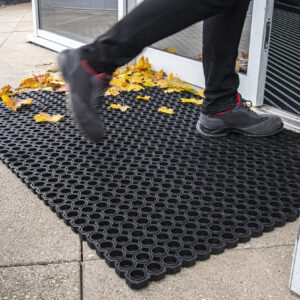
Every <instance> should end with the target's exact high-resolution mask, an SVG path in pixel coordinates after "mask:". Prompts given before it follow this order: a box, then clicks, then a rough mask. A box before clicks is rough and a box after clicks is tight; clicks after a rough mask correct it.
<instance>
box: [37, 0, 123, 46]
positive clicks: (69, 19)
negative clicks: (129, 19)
mask: <svg viewBox="0 0 300 300" xmlns="http://www.w3.org/2000/svg"><path fill="white" fill-rule="evenodd" d="M38 4H39V17H40V19H39V22H40V29H43V30H47V31H50V32H53V33H56V34H59V35H62V36H64V37H68V38H71V39H74V40H77V41H80V42H83V43H89V42H91V41H92V40H94V39H95V38H96V37H97V36H99V35H100V34H102V33H104V32H106V31H107V30H108V29H109V28H110V27H111V26H112V25H113V24H115V23H116V22H117V20H118V0H85V1H82V0H38Z"/></svg>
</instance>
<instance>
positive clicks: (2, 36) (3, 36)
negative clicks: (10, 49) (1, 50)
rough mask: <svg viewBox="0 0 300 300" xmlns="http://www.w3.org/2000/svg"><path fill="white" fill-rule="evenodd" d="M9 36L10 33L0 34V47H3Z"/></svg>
mask: <svg viewBox="0 0 300 300" xmlns="http://www.w3.org/2000/svg"><path fill="white" fill-rule="evenodd" d="M8 36H9V33H8V32H6V33H0V47H1V45H2V43H4V42H5V40H6V39H7V38H8Z"/></svg>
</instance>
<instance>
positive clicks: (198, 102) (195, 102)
mask: <svg viewBox="0 0 300 300" xmlns="http://www.w3.org/2000/svg"><path fill="white" fill-rule="evenodd" d="M180 100H181V101H182V103H193V104H196V105H201V104H202V103H203V100H198V99H196V98H190V99H187V98H180Z"/></svg>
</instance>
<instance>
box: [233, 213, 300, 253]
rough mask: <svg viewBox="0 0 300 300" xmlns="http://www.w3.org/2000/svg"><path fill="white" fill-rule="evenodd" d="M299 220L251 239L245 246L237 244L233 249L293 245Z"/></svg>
mask: <svg viewBox="0 0 300 300" xmlns="http://www.w3.org/2000/svg"><path fill="white" fill-rule="evenodd" d="M299 222H300V218H298V219H297V220H296V221H294V222H291V223H286V224H285V225H284V226H283V227H276V228H275V229H274V230H273V231H271V232H264V233H263V235H262V236H260V237H257V238H252V239H251V240H250V241H249V242H247V243H245V244H239V245H238V246H237V247H236V248H235V249H236V250H240V249H252V248H265V247H274V246H293V245H295V241H296V237H297V233H298V228H299Z"/></svg>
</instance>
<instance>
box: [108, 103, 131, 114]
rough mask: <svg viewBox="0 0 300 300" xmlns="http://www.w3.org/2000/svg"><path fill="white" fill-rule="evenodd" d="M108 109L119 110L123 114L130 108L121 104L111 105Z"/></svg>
mask: <svg viewBox="0 0 300 300" xmlns="http://www.w3.org/2000/svg"><path fill="white" fill-rule="evenodd" d="M109 108H113V109H119V110H121V111H122V112H125V111H126V110H127V109H128V108H130V106H128V105H121V104H119V103H118V104H111V105H110V106H109Z"/></svg>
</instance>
